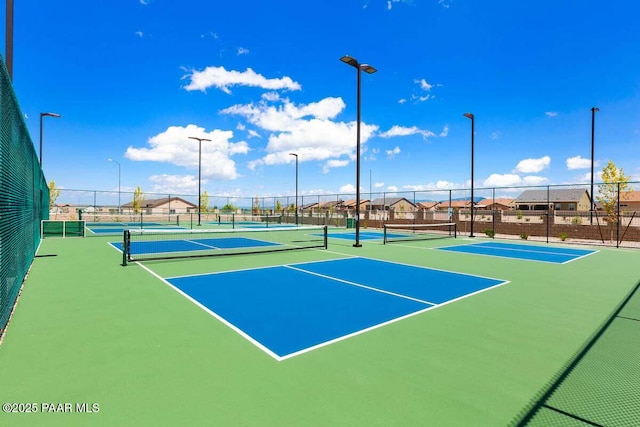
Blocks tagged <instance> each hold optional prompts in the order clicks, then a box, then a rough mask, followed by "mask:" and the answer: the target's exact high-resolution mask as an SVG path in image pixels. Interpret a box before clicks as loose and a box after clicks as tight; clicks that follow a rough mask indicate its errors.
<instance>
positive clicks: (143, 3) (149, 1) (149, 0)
mask: <svg viewBox="0 0 640 427" xmlns="http://www.w3.org/2000/svg"><path fill="white" fill-rule="evenodd" d="M149 3H151V0H140V4H142V5H145V6H146V5H148V4H149Z"/></svg>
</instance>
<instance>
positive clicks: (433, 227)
mask: <svg viewBox="0 0 640 427" xmlns="http://www.w3.org/2000/svg"><path fill="white" fill-rule="evenodd" d="M457 236H458V229H457V227H456V223H455V222H446V223H435V224H384V243H385V244H387V243H391V242H402V241H407V240H429V239H442V238H448V237H453V238H456V237H457Z"/></svg>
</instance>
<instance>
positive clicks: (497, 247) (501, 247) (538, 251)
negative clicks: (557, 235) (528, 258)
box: [465, 243, 593, 258]
mask: <svg viewBox="0 0 640 427" xmlns="http://www.w3.org/2000/svg"><path fill="white" fill-rule="evenodd" d="M498 244H500V243H498ZM511 244H512V245H517V243H511ZM480 245H482V247H483V248H490V249H502V250H505V251H516V252H534V253H537V254H545V255H546V254H548V255H564V256H571V257H577V255H576V254H570V253H567V252H548V251H541V250H535V248H551V249H553V248H552V247H551V246H536V245H520V246H526V247H528V248H532V249H518V248H508V247H504V246H492V244H491V243H488V244H487V243H478V246H480ZM465 246H469V245H465ZM560 249H563V248H560ZM565 249H569V248H565ZM580 250H583V251H586V250H589V249H580ZM592 253H593V252H590V253H588V254H583V255H580V258H582V257H583V256H587V255H591V254H592Z"/></svg>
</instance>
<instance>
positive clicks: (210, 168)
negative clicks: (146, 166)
mask: <svg viewBox="0 0 640 427" xmlns="http://www.w3.org/2000/svg"><path fill="white" fill-rule="evenodd" d="M190 136H196V137H200V138H207V139H210V140H211V141H203V142H202V149H201V151H202V176H203V177H211V178H215V179H235V178H237V177H238V173H237V171H236V164H235V162H234V161H233V160H232V159H231V156H232V155H234V154H246V153H248V152H249V147H248V145H247V143H246V142H244V141H241V142H236V143H234V142H231V139H232V138H233V131H222V130H218V129H216V130H213V131H210V132H206V131H205V129H204V128H202V127H199V126H196V125H194V124H190V125H187V126H186V127H182V126H170V127H169V128H167V130H165V131H164V132H161V133H159V134H158V135H155V136H152V137H151V138H149V140H148V141H147V142H148V145H149V146H148V147H142V148H135V147H129V148H127V151H126V152H125V157H126V158H128V159H129V160H133V161H150V162H163V163H170V164H173V165H177V166H182V167H186V168H189V169H196V170H197V168H198V145H199V144H198V141H196V140H193V139H189V137H190Z"/></svg>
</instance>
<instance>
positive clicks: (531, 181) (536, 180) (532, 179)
mask: <svg viewBox="0 0 640 427" xmlns="http://www.w3.org/2000/svg"><path fill="white" fill-rule="evenodd" d="M548 181H549V180H548V179H547V178H545V177H543V176H534V175H529V176H525V177H524V178H522V182H524V183H525V184H526V185H541V184H544V183H545V182H548Z"/></svg>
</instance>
